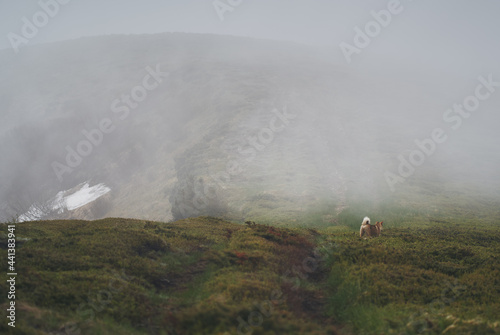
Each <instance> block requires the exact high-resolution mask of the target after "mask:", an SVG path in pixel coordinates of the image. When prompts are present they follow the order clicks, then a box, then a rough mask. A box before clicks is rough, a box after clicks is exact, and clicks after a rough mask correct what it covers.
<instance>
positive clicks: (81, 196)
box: [18, 182, 111, 222]
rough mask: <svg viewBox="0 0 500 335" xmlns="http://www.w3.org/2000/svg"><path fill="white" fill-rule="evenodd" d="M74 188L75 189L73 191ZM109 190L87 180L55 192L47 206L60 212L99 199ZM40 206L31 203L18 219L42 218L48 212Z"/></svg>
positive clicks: (32, 219) (34, 219)
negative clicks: (68, 188) (92, 184)
mask: <svg viewBox="0 0 500 335" xmlns="http://www.w3.org/2000/svg"><path fill="white" fill-rule="evenodd" d="M74 189H77V190H76V191H74ZM109 191H111V189H110V188H109V187H107V186H106V185H104V184H102V183H101V184H97V185H94V186H92V187H90V185H89V182H85V183H82V184H80V185H78V186H76V187H74V188H72V189H70V190H66V191H61V192H59V193H57V195H56V196H55V198H54V199H53V200H52V201H51V202H49V204H50V205H49V206H47V207H48V208H51V209H52V210H54V211H57V212H58V213H62V212H64V211H65V210H70V211H72V210H75V209H77V208H80V207H82V206H85V205H87V204H89V203H91V202H93V201H95V200H97V199H99V198H100V197H102V196H103V195H105V194H106V193H108V192H109ZM71 192H72V193H71ZM40 207H41V206H37V205H35V204H34V205H32V206H31V207H30V208H29V210H28V211H27V212H26V213H24V214H23V215H20V216H19V218H18V221H19V222H24V221H36V220H40V219H42V218H43V217H44V216H45V215H47V214H48V213H44V211H43V209H42V208H40ZM43 208H46V207H43ZM49 211H50V210H49Z"/></svg>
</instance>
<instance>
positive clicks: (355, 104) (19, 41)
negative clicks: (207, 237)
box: [0, 0, 500, 220]
mask: <svg viewBox="0 0 500 335" xmlns="http://www.w3.org/2000/svg"><path fill="white" fill-rule="evenodd" d="M0 9H1V10H0V13H1V14H0V18H1V20H0V22H1V23H0V32H1V34H2V35H3V36H4V37H5V38H3V39H2V40H1V42H0V48H2V49H1V50H0V63H1V64H2V66H1V67H0V79H1V80H0V120H1V121H0V139H1V141H0V157H1V160H0V187H1V189H0V219H1V220H8V219H11V218H12V217H15V216H19V215H22V214H24V213H26V212H29V211H30V208H33V206H35V207H38V208H41V209H42V210H43V211H44V213H43V214H44V215H43V216H42V217H49V218H50V217H63V218H70V217H72V218H83V219H95V218H100V217H104V216H115V217H133V218H143V219H152V220H174V219H179V218H183V217H188V216H195V215H215V216H223V217H228V218H231V219H234V220H247V219H259V218H266V219H269V218H270V217H271V218H272V217H278V216H279V217H280V218H281V217H284V218H286V219H293V218H295V217H297V216H298V215H306V214H307V213H311V212H314V210H315V208H317V207H318V206H323V205H325V206H327V207H328V208H331V214H332V215H338V214H339V213H340V212H341V211H342V210H344V209H345V208H346V207H349V206H352V205H353V204H354V203H361V202H367V203H369V204H373V205H374V206H376V205H377V204H379V203H382V202H385V203H394V204H398V205H401V204H405V205H406V206H410V207H411V206H415V207H419V206H427V205H430V204H432V205H433V206H439V204H440V202H456V204H457V206H461V205H463V204H464V203H468V202H470V199H486V200H487V201H494V202H495V203H496V202H498V199H499V197H500V191H499V190H500V188H499V187H500V172H499V169H498V167H499V165H500V151H499V150H498V145H499V144H500V134H499V132H498V131H497V128H498V124H499V121H500V116H499V114H498V110H499V107H500V67H499V64H498V59H500V45H499V44H498V43H497V35H498V32H500V29H499V28H500V23H498V20H497V19H496V17H495V14H496V13H498V10H499V9H500V4H498V3H493V2H487V1H476V2H474V3H471V2H468V1H440V2H439V3H438V4H437V3H435V2H430V1H415V2H410V1H401V2H398V1H371V2H369V3H363V4H357V3H350V2H348V1H326V0H325V1H316V2H314V3H311V2H306V1H286V2H285V1H278V0H276V1H266V2H265V1H252V2H250V1H248V2H247V1H214V2H210V1H190V2H187V3H181V2H179V1H155V0H151V1H146V2H142V3H138V2H134V1H120V2H118V1H106V2H105V3H104V4H103V3H99V2H97V1H85V2H77V1H74V2H68V3H64V1H59V2H57V1H56V0H53V1H49V0H47V1H41V2H35V1H33V2H23V3H22V4H21V3H7V2H0ZM85 182H89V183H90V184H91V185H101V184H102V185H106V187H109V189H111V191H110V192H109V193H106V194H105V195H103V196H102V197H100V198H99V199H98V200H96V201H95V202H93V203H91V204H88V205H86V206H83V207H82V208H80V209H77V210H73V211H58V210H57V211H55V210H54V206H52V201H54V200H53V199H55V198H56V195H57V194H58V193H59V192H61V191H67V190H73V191H76V190H77V188H78V185H82V183H85ZM71 192H72V191H68V193H67V194H70V193H71ZM360 215H361V216H364V215H365V213H361V214H360ZM35 216H36V215H35Z"/></svg>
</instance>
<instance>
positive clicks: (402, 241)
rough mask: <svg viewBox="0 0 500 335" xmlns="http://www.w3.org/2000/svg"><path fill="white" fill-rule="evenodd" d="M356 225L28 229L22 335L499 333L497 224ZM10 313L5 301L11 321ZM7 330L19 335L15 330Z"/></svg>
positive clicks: (22, 230) (2, 328) (0, 238)
mask: <svg viewBox="0 0 500 335" xmlns="http://www.w3.org/2000/svg"><path fill="white" fill-rule="evenodd" d="M353 215H354V214H353V213H350V212H349V211H344V212H343V213H342V214H341V215H340V216H339V218H338V220H339V222H338V223H337V225H332V224H330V225H329V227H328V228H318V229H310V228H306V227H302V228H281V227H272V226H266V225H260V224H253V223H250V222H249V223H248V224H235V223H231V222H227V221H223V220H220V219H215V218H209V217H200V218H193V219H185V220H181V221H177V222H174V223H159V222H150V221H140V220H125V219H105V220H99V221H92V222H88V221H43V222H29V223H19V224H17V229H16V233H17V236H18V238H19V237H21V238H28V240H27V241H24V242H20V243H19V244H18V247H17V259H16V261H17V263H16V267H17V272H18V274H19V276H18V282H17V293H18V294H17V297H16V298H17V300H16V306H17V322H16V326H17V327H16V331H17V333H19V334H21V333H22V334H50V333H52V334H64V333H70V334H71V333H75V334H76V333H78V332H79V331H80V332H81V333H82V334H238V331H240V332H241V333H244V334H246V333H250V332H251V331H252V332H253V334H381V333H384V334H390V333H392V334H419V333H426V334H441V333H443V332H444V331H446V334H464V333H471V334H488V333H491V334H495V333H499V332H500V326H499V322H498V320H499V318H498V314H499V312H500V303H499V302H500V285H499V284H500V282H499V279H498V278H500V277H499V272H500V262H499V259H498V255H499V254H500V243H499V242H500V232H499V231H498V229H497V228H496V227H495V226H493V225H491V224H489V223H488V224H481V223H479V222H476V223H475V224H474V225H472V226H471V225H469V224H466V223H460V224H457V223H451V222H447V221H446V220H445V219H441V220H440V221H441V222H430V224H427V225H420V224H418V225H406V226H404V225H403V226H397V227H394V226H391V223H390V222H387V228H386V229H385V230H384V232H383V236H382V237H381V238H377V239H370V240H362V239H359V237H358V236H356V235H357V232H356V230H357V229H359V223H358V226H357V227H356V225H355V224H354V221H355V218H354V217H353ZM415 215H416V216H417V217H419V216H418V215H417V214H415ZM419 218H420V217H419ZM422 220H423V219H422ZM340 221H341V222H340ZM351 221H352V222H353V223H352V224H349V222H351ZM357 221H359V220H357ZM416 222H418V220H416ZM427 222H428V223H429V221H427ZM321 225H322V223H320V224H319V226H321ZM5 232H6V226H4V225H2V226H1V232H0V242H1V243H0V245H1V246H2V248H4V243H3V242H4V240H5ZM4 254H5V253H4ZM1 271H3V272H4V273H6V272H7V269H6V261H5V262H2V265H1ZM0 287H1V290H2V292H6V291H7V286H6V283H5V282H4V281H3V282H1V283H0ZM6 304H7V298H6V295H2V296H0V305H1V307H2V315H1V316H2V319H4V320H5V319H6V318H5V309H6V306H7V305H6ZM4 307H5V308H4ZM0 332H1V333H12V334H14V333H16V332H14V331H13V330H12V329H11V328H10V327H7V325H6V322H2V323H1V324H0Z"/></svg>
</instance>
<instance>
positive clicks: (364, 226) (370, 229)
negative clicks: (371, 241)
mask: <svg viewBox="0 0 500 335" xmlns="http://www.w3.org/2000/svg"><path fill="white" fill-rule="evenodd" d="M383 223H384V221H380V222H378V221H377V223H376V224H374V225H371V224H370V218H369V217H367V216H365V218H364V219H363V222H362V223H361V228H360V229H359V237H363V235H366V236H367V237H377V236H380V233H381V232H382V228H383V227H382V225H383Z"/></svg>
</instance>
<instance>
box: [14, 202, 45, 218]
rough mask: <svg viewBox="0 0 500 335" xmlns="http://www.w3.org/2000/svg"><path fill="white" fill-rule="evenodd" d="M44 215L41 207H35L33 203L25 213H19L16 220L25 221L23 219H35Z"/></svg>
mask: <svg viewBox="0 0 500 335" xmlns="http://www.w3.org/2000/svg"><path fill="white" fill-rule="evenodd" d="M43 216H44V213H43V212H42V210H41V209H39V208H38V207H36V206H35V205H32V206H31V207H30V208H29V209H28V211H27V212H26V213H24V214H23V215H20V216H19V217H18V218H17V220H18V221H19V222H25V221H36V220H40V219H41V218H42V217H43Z"/></svg>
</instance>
